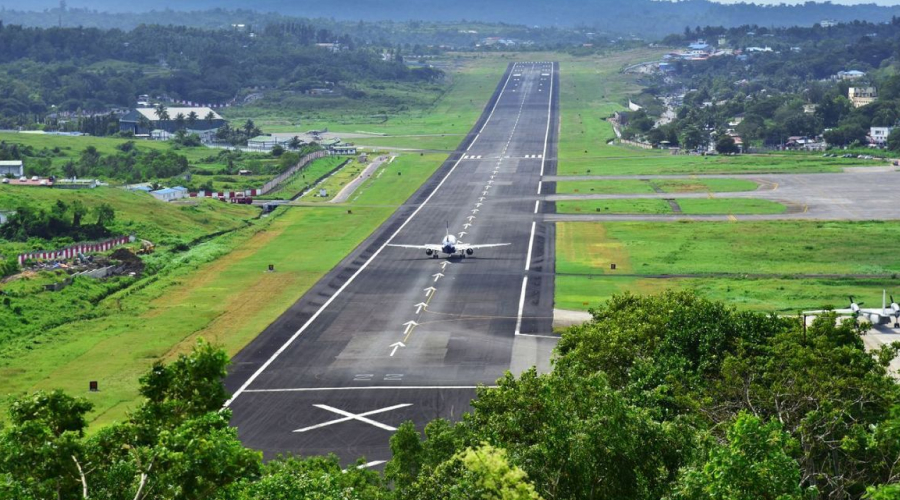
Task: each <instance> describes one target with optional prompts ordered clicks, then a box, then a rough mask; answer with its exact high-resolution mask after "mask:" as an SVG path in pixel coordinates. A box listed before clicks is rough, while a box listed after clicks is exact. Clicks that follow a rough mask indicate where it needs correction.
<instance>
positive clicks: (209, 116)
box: [203, 110, 216, 128]
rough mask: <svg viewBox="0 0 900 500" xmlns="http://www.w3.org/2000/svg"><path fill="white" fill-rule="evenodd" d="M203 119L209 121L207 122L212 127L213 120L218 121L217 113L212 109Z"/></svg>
mask: <svg viewBox="0 0 900 500" xmlns="http://www.w3.org/2000/svg"><path fill="white" fill-rule="evenodd" d="M203 119H204V120H206V123H207V124H208V125H209V126H210V128H211V127H212V124H213V122H214V121H216V114H215V113H213V112H212V110H210V111H209V113H206V117H205V118H203Z"/></svg>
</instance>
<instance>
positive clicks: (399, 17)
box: [0, 0, 900, 38]
mask: <svg viewBox="0 0 900 500" xmlns="http://www.w3.org/2000/svg"><path fill="white" fill-rule="evenodd" d="M69 3H70V5H71V6H72V7H77V8H80V10H75V11H74V13H73V14H71V19H65V16H64V19H65V21H66V22H70V23H83V22H84V21H83V20H84V19H86V18H88V22H98V20H99V19H105V22H107V23H109V24H105V25H104V27H113V26H115V27H127V25H124V24H114V23H128V22H131V23H133V22H134V21H128V19H129V16H130V15H129V14H124V13H125V12H141V13H142V14H140V15H141V16H144V17H143V18H141V17H138V19H143V20H142V21H139V22H144V23H161V24H168V23H171V22H175V23H178V24H182V23H184V24H189V25H198V24H200V25H202V24H205V23H209V22H210V21H208V20H204V19H202V18H203V17H204V15H197V14H196V13H195V14H194V15H192V16H184V15H181V14H179V13H172V12H171V11H167V10H166V9H175V10H179V11H201V10H208V9H246V8H247V3H246V2H243V1H241V0H188V1H180V2H174V1H168V0H167V1H156V2H153V3H152V4H147V5H136V4H123V3H120V2H115V1H114V0H80V1H79V0H72V1H70V2H69ZM3 5H5V6H6V7H8V8H11V9H16V10H15V11H0V17H5V18H8V19H9V20H10V21H13V22H16V23H28V24H36V25H42V26H56V25H57V22H59V14H60V12H59V11H58V10H57V9H56V8H57V7H58V5H59V2H57V1H56V0H33V1H31V2H29V4H28V5H29V7H28V9H29V10H34V11H40V10H43V9H48V11H47V13H46V14H44V15H41V13H34V12H21V11H22V10H24V9H23V8H22V7H21V4H20V3H18V2H14V1H11V0H3V1H0V6H3ZM252 5H253V7H252V8H253V10H255V11H256V12H257V16H264V14H261V13H269V12H277V13H279V15H284V16H305V17H312V18H326V19H336V20H338V21H345V22H352V23H355V22H357V21H359V20H361V19H362V20H366V21H416V20H418V21H437V22H443V23H446V22H452V21H459V20H465V19H468V20H477V21H486V22H495V23H497V22H502V23H514V24H519V25H523V26H535V25H538V26H542V27H549V26H560V27H570V28H571V27H586V28H589V29H590V30H591V31H598V32H608V33H610V34H615V35H629V34H637V35H638V36H641V37H652V38H661V37H663V36H666V35H668V34H670V33H674V32H678V31H680V30H681V28H682V27H684V26H685V25H688V24H689V25H691V26H694V25H698V24H699V25H701V26H704V25H716V26H717V25H724V26H727V27H731V26H739V25H742V24H748V23H750V24H759V25H763V26H795V25H797V26H811V25H813V24H814V23H817V22H819V21H821V20H824V19H832V20H835V21H852V20H855V19H860V20H867V21H874V22H879V21H886V20H888V19H890V17H891V16H892V15H898V14H900V7H879V6H876V5H874V4H869V5H854V6H847V5H839V4H833V3H830V2H824V3H814V2H805V3H803V4H800V5H778V6H759V5H754V4H752V3H737V4H727V5H726V4H721V3H716V2H711V1H707V0H689V1H680V2H667V1H655V0H629V1H627V2H626V1H622V0H591V1H583V0H557V1H554V2H547V1H538V0H530V1H524V2H523V1H520V0H492V1H491V2H483V1H477V0H459V1H454V2H447V1H445V0H425V1H423V0H375V1H372V0H340V1H336V2H314V1H311V0H303V1H288V0H260V1H256V2H253V4H252ZM98 10H99V11H110V12H114V14H106V15H98V14H96V13H94V11H98ZM154 10H156V12H153V11H154ZM148 11H149V12H148ZM218 12H220V13H221V12H222V10H219V11H218ZM225 12H227V10H226V11H225ZM272 16H274V15H272ZM176 19H177V21H176ZM226 22H255V21H253V20H252V17H251V16H249V15H245V16H244V19H243V20H241V19H238V20H234V21H226ZM256 24H258V23H256ZM69 25H70V26H72V25H75V24H69ZM206 27H222V25H220V26H208V25H207V26H206Z"/></svg>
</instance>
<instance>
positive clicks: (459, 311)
mask: <svg viewBox="0 0 900 500" xmlns="http://www.w3.org/2000/svg"><path fill="white" fill-rule="evenodd" d="M558 93H559V75H558V65H557V64H555V63H545V62H529V63H516V64H513V65H510V67H509V68H507V71H506V73H505V75H504V77H503V79H502V80H501V82H500V83H499V85H498V87H497V90H496V91H495V93H494V95H493V97H492V98H491V100H490V102H489V103H488V105H487V106H486V108H485V111H484V113H483V115H482V117H481V118H480V119H479V121H478V123H477V124H476V125H475V127H474V128H473V130H472V132H470V133H469V135H468V136H467V137H466V138H465V140H464V141H463V143H462V144H461V145H460V147H459V149H458V150H457V151H456V152H455V153H454V154H452V155H451V157H450V158H449V159H448V161H447V162H445V163H444V164H443V165H442V166H441V167H440V169H438V171H437V172H436V173H435V175H434V176H432V178H431V179H429V181H427V182H426V184H425V185H424V186H423V187H422V188H421V189H420V190H419V191H418V192H417V193H416V194H415V195H413V197H412V198H411V199H410V200H409V201H408V202H407V203H406V204H404V205H403V207H401V208H400V209H399V210H398V211H397V213H395V214H394V216H392V217H391V218H390V219H389V220H388V221H387V222H385V224H383V225H382V227H381V228H379V229H378V230H377V231H376V232H375V233H374V234H373V235H372V236H371V237H370V238H368V239H367V240H366V241H365V242H364V243H363V244H362V245H360V247H359V248H357V249H356V250H355V251H354V252H353V253H352V254H351V255H350V256H348V257H347V258H346V259H344V261H342V263H341V264H340V265H339V266H338V267H337V268H335V269H334V270H333V271H332V272H330V273H329V274H328V275H326V277H325V278H323V279H322V281H321V282H320V283H319V284H317V285H316V286H315V287H314V288H313V289H312V290H310V291H309V292H308V293H307V294H306V295H305V296H304V297H303V298H302V299H301V300H300V301H298V302H297V303H296V304H294V305H293V306H292V307H291V308H290V309H289V310H288V311H287V312H286V313H285V314H283V315H282V316H281V317H280V318H279V319H278V320H276V321H275V322H274V323H273V324H272V325H270V326H269V327H268V328H267V329H266V330H265V331H264V332H262V333H261V334H260V335H259V337H257V339H255V340H254V341H253V342H252V343H251V344H250V345H249V346H248V347H246V348H245V349H244V350H243V351H241V352H240V353H239V354H238V355H237V356H236V357H235V358H234V360H233V366H232V370H231V373H230V374H229V376H228V378H227V380H226V386H227V388H228V390H229V391H231V392H232V394H234V396H233V397H232V399H231V400H230V401H229V403H228V406H229V407H230V408H231V409H232V410H233V412H234V417H233V420H232V423H233V425H235V426H237V428H238V431H239V435H240V438H241V440H242V441H243V442H244V444H245V445H246V446H248V447H250V448H254V449H258V450H261V451H263V452H264V454H265V456H266V458H273V457H274V456H275V455H277V454H279V453H294V454H302V455H325V454H328V453H335V454H337V455H338V456H340V457H341V459H342V460H343V461H344V462H346V463H350V462H352V461H355V460H356V459H358V458H360V457H365V458H366V460H368V461H370V462H371V463H372V465H378V464H380V463H382V462H383V461H385V460H388V459H389V458H390V450H389V448H388V440H389V439H390V437H391V435H392V433H393V431H394V430H395V429H396V427H397V426H398V425H400V423H402V422H404V421H408V420H412V421H414V422H415V423H416V424H417V425H418V426H419V427H420V428H421V427H424V425H425V424H426V423H427V422H428V421H430V420H432V419H434V418H437V417H443V418H449V419H458V418H460V416H461V414H462V413H463V412H465V411H467V410H468V409H469V408H470V405H469V402H470V400H471V399H472V398H473V397H474V395H475V387H476V386H478V385H491V384H493V383H494V382H495V381H496V380H497V379H498V378H499V377H501V376H503V374H504V373H505V372H506V371H507V370H512V371H514V372H516V371H522V370H524V369H526V368H528V367H530V366H532V365H534V364H536V363H541V362H542V363H544V364H546V361H547V360H548V359H549V357H550V352H551V350H552V348H553V346H554V345H555V342H556V339H555V338H553V337H552V336H550V335H548V334H549V333H550V332H551V331H552V328H551V324H552V318H553V272H554V264H553V263H554V252H553V243H554V239H555V238H554V226H553V225H552V224H548V223H545V215H544V214H543V212H544V211H545V210H544V206H543V205H544V203H543V202H542V201H540V200H539V198H540V195H541V194H546V193H547V188H551V189H552V184H551V185H548V186H547V187H546V188H545V187H544V186H543V185H542V183H541V176H542V175H544V174H548V175H549V174H554V173H555V170H556V164H555V161H553V160H551V159H552V158H556V142H557V130H558V121H559V109H558V108H559V106H558V102H559V98H558ZM301 209H302V208H293V210H301ZM550 211H552V209H551V210H550ZM448 223H449V228H450V231H451V232H452V233H453V234H454V235H457V236H458V237H460V239H461V241H463V242H465V243H473V244H488V243H511V245H510V246H507V247H500V248H495V249H485V250H481V251H479V252H477V253H476V254H475V255H474V256H473V257H470V258H465V259H460V258H454V259H444V258H441V259H432V258H430V257H427V256H426V255H425V253H424V251H416V250H407V249H400V248H393V247H387V246H386V244H388V243H395V244H430V243H439V242H440V240H441V239H442V238H443V237H444V235H445V231H446V226H447V224H448ZM311 236H314V237H327V233H325V234H322V235H311Z"/></svg>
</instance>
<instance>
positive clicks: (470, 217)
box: [466, 215, 476, 222]
mask: <svg viewBox="0 0 900 500" xmlns="http://www.w3.org/2000/svg"><path fill="white" fill-rule="evenodd" d="M475 218H476V217H475V216H474V215H470V216H468V217H466V219H468V220H469V222H472V219H475Z"/></svg>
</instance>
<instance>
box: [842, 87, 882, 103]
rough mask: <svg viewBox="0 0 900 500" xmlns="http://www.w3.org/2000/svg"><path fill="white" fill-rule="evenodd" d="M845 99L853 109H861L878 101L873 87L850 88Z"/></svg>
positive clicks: (876, 91) (876, 92)
mask: <svg viewBox="0 0 900 500" xmlns="http://www.w3.org/2000/svg"><path fill="white" fill-rule="evenodd" d="M847 97H848V98H849V99H850V104H852V105H853V107H854V108H861V107H863V106H867V105H869V104H872V103H873V102H875V101H876V100H878V90H877V89H876V88H875V87H850V88H849V89H847Z"/></svg>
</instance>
